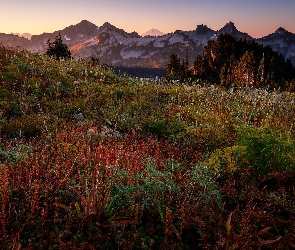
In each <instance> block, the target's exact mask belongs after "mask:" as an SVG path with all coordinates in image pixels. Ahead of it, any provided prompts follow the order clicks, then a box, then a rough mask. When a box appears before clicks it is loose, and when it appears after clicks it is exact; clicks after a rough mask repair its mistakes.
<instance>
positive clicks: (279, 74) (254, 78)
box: [167, 33, 295, 91]
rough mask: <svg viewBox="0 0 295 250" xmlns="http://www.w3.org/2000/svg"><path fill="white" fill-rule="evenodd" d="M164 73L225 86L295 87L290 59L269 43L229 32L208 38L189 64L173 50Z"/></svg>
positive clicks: (294, 77) (286, 88) (172, 76)
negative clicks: (215, 38) (191, 63)
mask: <svg viewBox="0 0 295 250" xmlns="http://www.w3.org/2000/svg"><path fill="white" fill-rule="evenodd" d="M167 77H168V79H170V80H171V79H174V80H175V79H181V80H182V81H187V79H188V78H190V79H191V78H193V79H200V80H202V81H206V82H209V83H211V84H217V85H220V86H224V87H249V88H266V89H272V90H273V89H281V90H291V91H294V90H295V89H294V87H295V86H294V85H295V82H294V79H295V68H294V66H293V65H292V63H291V61H290V60H285V58H284V57H283V55H282V54H278V53H277V52H275V51H273V50H272V49H271V48H270V47H268V46H266V47H264V46H263V45H260V44H258V43H257V42H255V41H254V40H247V39H243V38H242V39H240V40H238V39H236V38H234V37H233V36H231V35H230V34H228V33H226V34H220V35H219V36H218V38H217V40H216V41H214V40H212V41H209V42H208V44H207V45H206V46H205V48H204V52H203V54H200V55H198V56H197V57H196V58H195V60H194V64H193V65H192V66H191V67H189V65H188V55H187V56H186V58H183V59H182V60H180V58H179V57H178V56H177V55H176V54H172V55H171V56H170V58H169V62H168V64H167Z"/></svg>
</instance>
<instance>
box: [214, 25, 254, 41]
mask: <svg viewBox="0 0 295 250" xmlns="http://www.w3.org/2000/svg"><path fill="white" fill-rule="evenodd" d="M219 33H223V34H225V33H228V34H230V35H232V36H234V37H236V38H238V39H240V38H247V39H252V37H251V36H249V35H248V34H247V33H244V32H240V31H239V30H238V29H237V28H236V26H235V24H234V23H233V22H232V21H230V22H228V23H227V24H226V25H225V26H224V27H223V28H221V29H220V30H219Z"/></svg>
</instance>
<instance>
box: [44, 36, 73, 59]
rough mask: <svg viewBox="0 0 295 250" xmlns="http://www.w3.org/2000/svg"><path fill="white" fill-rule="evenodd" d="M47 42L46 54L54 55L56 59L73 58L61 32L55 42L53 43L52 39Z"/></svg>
mask: <svg viewBox="0 0 295 250" xmlns="http://www.w3.org/2000/svg"><path fill="white" fill-rule="evenodd" d="M46 44H47V51H46V55H48V56H50V57H53V58H55V59H56V60H60V59H70V58H71V52H70V50H69V48H68V46H67V45H66V44H65V43H63V41H62V39H61V35H60V33H59V34H58V35H57V36H56V37H55V40H54V42H52V43H51V42H50V39H48V41H47V43H46Z"/></svg>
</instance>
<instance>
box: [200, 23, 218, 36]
mask: <svg viewBox="0 0 295 250" xmlns="http://www.w3.org/2000/svg"><path fill="white" fill-rule="evenodd" d="M209 32H214V30H212V29H210V28H208V27H207V25H204V24H200V25H198V26H197V28H196V34H198V35H205V34H207V33H209Z"/></svg>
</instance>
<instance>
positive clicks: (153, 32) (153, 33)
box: [141, 29, 165, 36]
mask: <svg viewBox="0 0 295 250" xmlns="http://www.w3.org/2000/svg"><path fill="white" fill-rule="evenodd" d="M164 35H165V33H163V32H161V31H160V30H158V29H150V30H149V31H147V32H145V33H143V34H142V35H141V36H164Z"/></svg>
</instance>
